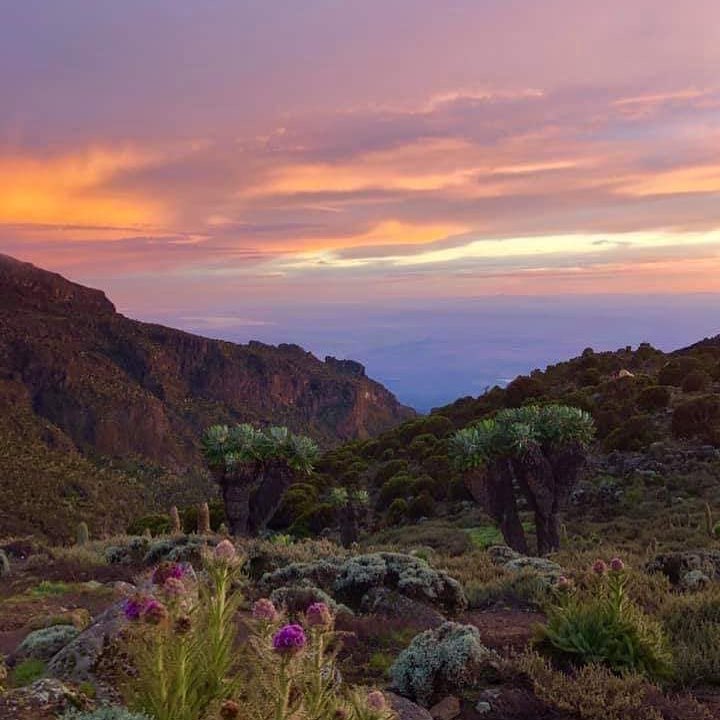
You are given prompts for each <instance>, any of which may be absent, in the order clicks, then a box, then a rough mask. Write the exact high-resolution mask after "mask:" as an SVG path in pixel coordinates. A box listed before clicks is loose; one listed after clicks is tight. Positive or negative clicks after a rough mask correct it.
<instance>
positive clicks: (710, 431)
mask: <svg viewBox="0 0 720 720" xmlns="http://www.w3.org/2000/svg"><path fill="white" fill-rule="evenodd" d="M672 431H673V435H675V436H676V437H679V438H692V437H696V438H699V439H701V440H704V441H706V442H709V443H713V444H720V398H718V397H717V396H716V395H703V396H700V397H697V398H693V399H692V400H686V401H685V402H683V403H681V404H680V405H678V406H677V407H676V408H675V410H674V412H673V416H672Z"/></svg>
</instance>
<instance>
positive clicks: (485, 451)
mask: <svg viewBox="0 0 720 720" xmlns="http://www.w3.org/2000/svg"><path fill="white" fill-rule="evenodd" d="M593 433H594V425H593V420H592V418H591V417H590V415H589V414H588V413H586V412H585V411H584V410H579V409H578V408H571V407H567V406H565V405H528V406H525V407H521V408H517V409H508V410H502V411H500V412H499V413H498V414H497V415H496V416H495V417H494V418H488V419H485V420H481V421H480V422H478V423H476V424H474V425H470V426H469V427H467V428H465V429H464V430H460V431H458V432H457V433H455V435H454V436H453V437H452V438H451V440H450V453H451V456H452V457H453V458H454V460H455V462H456V464H457V466H458V467H459V468H460V469H462V470H470V469H472V468H475V467H479V466H482V465H484V464H485V463H487V462H488V461H489V460H492V459H494V458H497V457H511V456H517V455H521V454H522V453H523V452H524V451H525V450H526V449H527V448H528V447H529V446H530V445H539V446H541V447H559V446H562V445H564V444H567V443H571V442H578V443H581V444H583V445H586V444H588V443H589V442H590V441H591V440H592V437H593Z"/></svg>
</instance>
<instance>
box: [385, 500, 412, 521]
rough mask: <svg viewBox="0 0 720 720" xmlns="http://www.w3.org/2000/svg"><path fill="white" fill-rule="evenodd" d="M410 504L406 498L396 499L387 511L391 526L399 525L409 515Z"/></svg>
mask: <svg viewBox="0 0 720 720" xmlns="http://www.w3.org/2000/svg"><path fill="white" fill-rule="evenodd" d="M407 509H408V503H407V500H405V498H395V499H394V500H393V501H392V502H391V503H390V506H389V507H388V509H387V513H386V515H385V517H386V519H387V521H388V523H390V524H391V525H398V524H399V523H401V522H402V521H403V520H404V519H405V516H406V515H407Z"/></svg>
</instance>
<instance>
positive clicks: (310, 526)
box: [289, 502, 336, 538]
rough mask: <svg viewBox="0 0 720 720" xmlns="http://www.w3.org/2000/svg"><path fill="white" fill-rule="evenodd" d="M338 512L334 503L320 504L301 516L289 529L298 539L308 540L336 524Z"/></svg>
mask: <svg viewBox="0 0 720 720" xmlns="http://www.w3.org/2000/svg"><path fill="white" fill-rule="evenodd" d="M335 515H336V510H335V507H334V506H333V505H332V503H327V502H325V503H320V504H318V505H317V506H316V507H314V508H313V509H312V510H310V511H309V512H306V513H304V514H303V515H301V516H300V517H299V518H298V519H297V520H296V521H295V522H294V523H293V524H292V525H291V526H290V528H289V532H290V534H291V535H293V536H294V537H296V538H307V537H312V536H313V535H318V534H320V533H321V532H322V531H323V530H324V529H325V528H327V527H331V526H332V525H334V524H335Z"/></svg>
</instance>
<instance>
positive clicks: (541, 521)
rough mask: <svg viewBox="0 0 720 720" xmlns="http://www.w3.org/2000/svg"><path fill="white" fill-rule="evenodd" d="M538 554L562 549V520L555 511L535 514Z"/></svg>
mask: <svg viewBox="0 0 720 720" xmlns="http://www.w3.org/2000/svg"><path fill="white" fill-rule="evenodd" d="M535 531H536V535H537V545H538V555H548V554H550V553H551V552H555V551H557V550H559V549H560V522H559V519H558V516H557V515H556V514H555V513H551V514H550V515H540V514H539V513H536V514H535Z"/></svg>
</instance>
